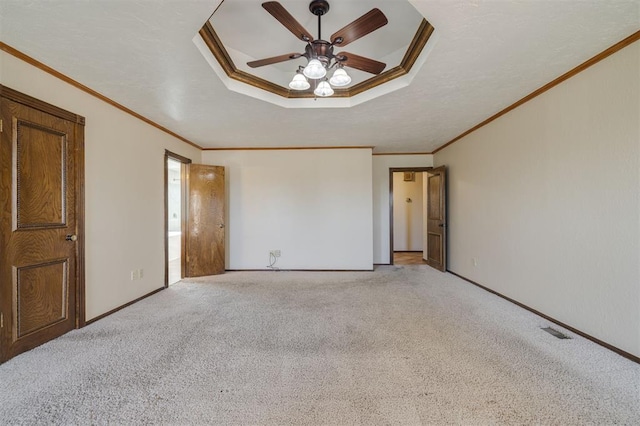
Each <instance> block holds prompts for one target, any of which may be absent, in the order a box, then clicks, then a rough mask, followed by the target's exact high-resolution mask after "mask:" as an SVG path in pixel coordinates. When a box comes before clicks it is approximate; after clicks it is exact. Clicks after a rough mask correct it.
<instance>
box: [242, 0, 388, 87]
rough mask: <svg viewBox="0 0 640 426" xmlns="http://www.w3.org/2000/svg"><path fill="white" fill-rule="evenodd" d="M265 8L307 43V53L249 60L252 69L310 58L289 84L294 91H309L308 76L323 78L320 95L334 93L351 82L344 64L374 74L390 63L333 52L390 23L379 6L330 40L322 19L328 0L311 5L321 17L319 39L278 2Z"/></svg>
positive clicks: (327, 9)
mask: <svg viewBox="0 0 640 426" xmlns="http://www.w3.org/2000/svg"><path fill="white" fill-rule="evenodd" d="M262 7H263V8H264V9H265V10H266V11H267V12H269V13H270V14H271V16H273V17H274V18H276V19H277V20H278V22H280V23H281V24H282V25H284V26H285V27H286V28H287V29H288V30H289V31H291V32H292V33H293V35H295V36H296V37H297V38H299V39H300V40H302V41H304V42H306V43H307V46H306V47H305V51H304V53H288V54H285V55H279V56H274V57H271V58H265V59H259V60H256V61H251V62H247V65H248V66H250V67H251V68H258V67H262V66H265V65H271V64H276V63H279V62H285V61H289V60H292V59H297V58H301V57H305V58H307V61H308V63H307V66H305V67H302V66H300V67H298V70H297V71H296V75H295V76H294V77H293V80H292V81H291V83H289V87H290V88H291V89H294V90H306V89H308V88H309V87H311V85H310V84H309V82H308V80H307V78H309V79H312V80H320V82H319V83H318V84H316V87H315V90H314V93H315V94H316V95H318V96H331V95H333V93H334V92H333V89H332V88H331V86H335V87H342V86H346V85H348V84H349V83H350V82H351V77H349V76H348V75H347V73H346V71H345V70H344V68H343V67H345V66H346V67H351V68H354V69H358V70H361V71H365V72H368V73H371V74H380V73H381V72H382V71H383V70H384V68H385V67H386V64H384V63H382V62H379V61H376V60H373V59H369V58H365V57H363V56H358V55H355V54H353V53H348V52H340V53H336V54H334V53H333V49H334V47H335V46H339V47H343V46H346V45H347V44H349V43H352V42H354V41H356V40H358V39H359V38H361V37H364V36H365V35H367V34H369V33H371V32H373V31H375V30H377V29H378V28H380V27H383V26H384V25H386V24H387V22H388V21H387V17H386V16H384V13H382V12H381V11H380V10H379V9H377V8H374V9H371V10H370V11H369V12H367V13H365V14H364V15H362V16H361V17H359V18H358V19H356V20H355V21H353V22H351V23H350V24H348V25H346V26H345V27H343V28H342V29H340V30H338V31H337V32H335V33H334V34H333V35H332V36H331V38H330V41H326V40H323V39H322V21H321V18H322V16H323V15H325V14H326V13H327V12H328V11H329V2H328V1H326V0H313V1H312V2H311V3H310V4H309V10H310V11H311V13H312V14H314V15H315V16H317V17H318V38H317V39H314V38H313V36H312V35H311V34H310V33H309V32H308V31H307V30H306V29H305V28H304V27H303V26H302V25H300V23H299V22H298V21H296V19H295V18H294V17H293V16H291V14H290V13H289V12H287V10H286V9H285V8H284V7H283V6H282V5H281V4H280V3H278V2H277V1H268V2H265V3H262ZM332 69H335V71H334V72H333V76H332V77H331V78H330V79H329V80H328V81H327V79H326V75H327V72H328V71H331V70H332ZM305 77H306V78H305Z"/></svg>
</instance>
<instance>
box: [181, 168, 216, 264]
mask: <svg viewBox="0 0 640 426" xmlns="http://www.w3.org/2000/svg"><path fill="white" fill-rule="evenodd" d="M187 170H188V171H187V232H186V233H187V238H186V242H185V243H186V247H185V258H186V265H185V266H186V268H185V276H187V277H201V276H205V275H217V274H222V273H224V270H225V257H224V238H225V233H224V227H225V221H224V198H225V196H224V194H225V191H224V189H225V188H224V167H220V166H207V165H202V164H189V165H187Z"/></svg>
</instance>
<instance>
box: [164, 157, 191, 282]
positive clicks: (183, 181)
mask: <svg viewBox="0 0 640 426" xmlns="http://www.w3.org/2000/svg"><path fill="white" fill-rule="evenodd" d="M169 159H171V160H174V161H177V162H179V163H182V166H181V167H180V198H181V199H180V210H181V211H180V254H181V256H180V276H181V277H184V271H185V267H186V257H185V256H184V250H185V246H186V244H185V242H186V240H185V239H186V235H185V233H186V230H187V171H186V167H185V166H186V165H187V164H191V159H189V158H187V157H183V156H182V155H180V154H176V153H175V152H171V151H169V150H168V149H166V150H165V151H164V287H165V288H169V235H168V232H167V231H168V230H169V167H168V165H167V160H169Z"/></svg>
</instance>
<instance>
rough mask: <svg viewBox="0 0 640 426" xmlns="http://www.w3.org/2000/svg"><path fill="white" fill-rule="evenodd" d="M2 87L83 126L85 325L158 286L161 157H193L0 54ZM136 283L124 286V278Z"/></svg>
mask: <svg viewBox="0 0 640 426" xmlns="http://www.w3.org/2000/svg"><path fill="white" fill-rule="evenodd" d="M0 70H1V71H0V76H1V78H2V80H1V81H0V82H1V83H2V84H3V85H5V86H7V87H10V88H12V89H15V90H18V91H20V92H23V93H25V94H27V95H30V96H33V97H35V98H38V99H41V100H43V101H45V102H48V103H51V104H53V105H56V106H58V107H60V108H64V109H66V110H69V111H71V112H73V113H76V114H79V115H82V116H84V117H85V118H86V128H85V169H86V171H85V185H86V193H85V200H86V216H85V218H86V233H85V238H86V301H87V304H86V308H87V320H89V319H91V318H94V317H96V316H98V315H100V314H102V313H105V312H108V311H109V310H111V309H113V308H116V307H118V306H121V305H123V304H125V303H127V302H130V301H131V300H134V299H136V298H138V297H140V296H143V295H145V294H147V293H149V292H151V291H153V290H155V289H158V288H160V287H162V286H163V285H164V188H163V187H164V150H165V149H169V150H171V151H173V152H176V153H178V154H180V155H183V156H186V157H188V158H191V159H193V160H194V161H196V162H197V161H199V160H200V150H198V149H196V148H193V147H191V146H190V145H187V144H185V143H184V142H181V141H180V140H178V139H176V138H174V137H172V136H170V135H168V134H166V133H164V132H162V131H160V130H158V129H156V128H154V127H152V126H150V125H148V124H146V123H144V122H143V121H141V120H139V119H137V118H134V117H132V116H130V115H128V114H126V113H124V112H122V111H120V110H119V109H117V108H115V107H113V106H111V105H109V104H107V103H105V102H103V101H101V100H99V99H97V98H95V97H93V96H90V95H88V94H87V93H85V92H83V91H81V90H79V89H76V88H75V87H73V86H70V85H68V84H67V83H65V82H63V81H61V80H58V79H57V78H55V77H53V76H51V75H49V74H47V73H45V72H43V71H40V70H39V69H37V68H35V67H33V66H31V65H29V64H27V63H25V62H22V61H21V60H19V59H16V58H15V57H13V56H11V55H9V54H7V53H4V52H0ZM139 268H142V269H144V278H143V279H141V280H137V281H131V280H130V271H131V270H133V269H139Z"/></svg>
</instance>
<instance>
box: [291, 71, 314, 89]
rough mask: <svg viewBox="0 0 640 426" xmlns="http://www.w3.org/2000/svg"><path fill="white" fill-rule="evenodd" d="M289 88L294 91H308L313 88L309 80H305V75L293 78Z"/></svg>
mask: <svg viewBox="0 0 640 426" xmlns="http://www.w3.org/2000/svg"><path fill="white" fill-rule="evenodd" d="M289 87H290V88H292V89H293V90H307V89H308V88H309V87H311V85H310V84H309V82H308V81H307V79H306V78H304V75H302V74H296V75H294V76H293V80H291V83H289Z"/></svg>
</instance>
